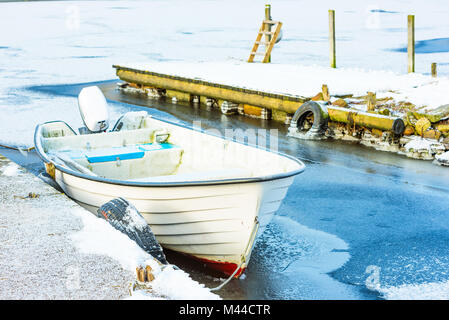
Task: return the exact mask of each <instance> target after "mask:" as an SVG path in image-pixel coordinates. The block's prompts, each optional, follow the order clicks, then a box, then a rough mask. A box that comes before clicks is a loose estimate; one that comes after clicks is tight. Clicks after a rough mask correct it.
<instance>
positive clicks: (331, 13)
mask: <svg viewBox="0 0 449 320" xmlns="http://www.w3.org/2000/svg"><path fill="white" fill-rule="evenodd" d="M329 57H330V65H331V68H336V67H337V57H336V45H335V10H329Z"/></svg>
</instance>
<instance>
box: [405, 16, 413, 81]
mask: <svg viewBox="0 0 449 320" xmlns="http://www.w3.org/2000/svg"><path fill="white" fill-rule="evenodd" d="M407 20H408V23H407V24H408V45H407V53H408V73H412V72H415V16H414V15H409V16H408V18H407Z"/></svg>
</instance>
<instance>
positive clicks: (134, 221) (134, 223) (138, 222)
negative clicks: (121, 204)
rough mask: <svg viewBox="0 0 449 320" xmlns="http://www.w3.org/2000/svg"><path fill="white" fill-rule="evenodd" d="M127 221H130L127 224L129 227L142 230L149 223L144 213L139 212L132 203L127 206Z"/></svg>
mask: <svg viewBox="0 0 449 320" xmlns="http://www.w3.org/2000/svg"><path fill="white" fill-rule="evenodd" d="M125 221H126V222H127V223H128V224H127V225H126V228H127V229H138V230H142V229H143V228H145V227H146V226H147V225H148V223H147V222H146V221H145V219H144V218H143V217H142V215H140V214H139V212H138V211H137V209H136V208H135V207H134V206H133V205H132V204H130V205H129V206H127V207H126V216H125Z"/></svg>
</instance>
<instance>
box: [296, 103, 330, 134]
mask: <svg viewBox="0 0 449 320" xmlns="http://www.w3.org/2000/svg"><path fill="white" fill-rule="evenodd" d="M328 121H329V114H328V112H327V108H326V106H325V105H323V104H320V103H318V102H315V101H308V102H306V103H304V104H303V105H301V106H300V107H299V108H298V110H296V112H295V114H294V115H293V118H292V120H291V123H290V128H289V135H290V136H294V137H297V138H302V139H318V140H319V139H324V135H325V132H326V129H327V124H328Z"/></svg>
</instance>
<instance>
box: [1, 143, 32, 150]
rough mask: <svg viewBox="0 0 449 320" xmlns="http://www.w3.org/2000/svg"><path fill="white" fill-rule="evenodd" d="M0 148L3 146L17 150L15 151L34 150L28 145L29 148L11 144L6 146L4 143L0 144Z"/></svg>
mask: <svg viewBox="0 0 449 320" xmlns="http://www.w3.org/2000/svg"><path fill="white" fill-rule="evenodd" d="M0 148H5V149H11V150H17V151H26V152H30V151H31V150H34V149H35V148H34V147H29V148H21V147H13V146H8V145H5V144H0Z"/></svg>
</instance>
